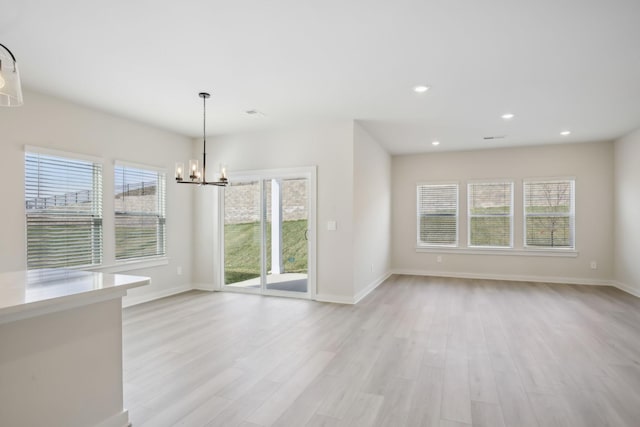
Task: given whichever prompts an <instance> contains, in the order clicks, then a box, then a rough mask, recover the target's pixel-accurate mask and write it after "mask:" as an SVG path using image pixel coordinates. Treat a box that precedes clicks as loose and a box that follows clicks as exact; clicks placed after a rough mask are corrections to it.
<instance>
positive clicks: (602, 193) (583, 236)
mask: <svg viewBox="0 0 640 427" xmlns="http://www.w3.org/2000/svg"><path fill="white" fill-rule="evenodd" d="M630 167H631V166H630ZM392 174H393V187H392V195H393V196H392V200H393V203H392V205H393V208H392V222H393V229H392V249H391V252H392V266H393V268H394V271H403V272H415V273H434V274H446V275H458V276H460V275H462V276H475V277H503V278H513V279H526V278H541V279H544V280H548V281H566V282H573V283H608V282H610V281H611V278H612V277H613V256H612V253H613V247H614V243H613V143H611V142H602V143H587V144H563V145H552V146H537V147H524V148H504V149H494V150H478V151H468V152H444V153H436V154H424V155H412V156H399V157H394V158H393V172H392ZM558 176H573V177H575V179H576V239H575V240H576V249H577V251H578V252H579V255H578V256H577V257H576V258H551V257H532V256H504V255H473V254H440V255H441V256H442V262H441V263H437V262H436V259H437V258H436V257H437V255H439V254H437V253H417V252H416V250H415V246H416V184H417V183H418V182H425V181H443V180H445V181H446V180H454V181H458V182H459V183H460V210H461V212H464V211H465V209H466V181H468V180H472V179H486V178H512V179H514V180H515V199H514V201H515V206H514V209H515V213H514V215H515V221H514V222H515V231H514V232H515V236H514V240H515V245H514V246H515V248H522V246H523V226H522V211H523V209H522V179H523V178H534V177H558ZM636 176H637V175H636ZM636 200H637V196H636ZM462 218H465V216H462V217H461V221H460V226H459V232H460V240H461V242H466V222H465V221H464V220H463V219H462ZM592 260H593V261H596V262H597V267H598V268H597V269H596V270H592V269H591V268H590V266H589V263H590V261H592Z"/></svg>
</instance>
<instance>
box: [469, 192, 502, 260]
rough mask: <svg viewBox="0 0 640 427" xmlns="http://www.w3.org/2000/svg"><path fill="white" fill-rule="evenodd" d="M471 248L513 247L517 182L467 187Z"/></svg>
mask: <svg viewBox="0 0 640 427" xmlns="http://www.w3.org/2000/svg"><path fill="white" fill-rule="evenodd" d="M467 197H468V204H467V206H468V218H469V246H476V247H477V246H481V247H482V246H485V247H507V248H508V247H512V246H513V237H512V236H513V231H512V230H513V182H476V183H469V184H468V186H467Z"/></svg>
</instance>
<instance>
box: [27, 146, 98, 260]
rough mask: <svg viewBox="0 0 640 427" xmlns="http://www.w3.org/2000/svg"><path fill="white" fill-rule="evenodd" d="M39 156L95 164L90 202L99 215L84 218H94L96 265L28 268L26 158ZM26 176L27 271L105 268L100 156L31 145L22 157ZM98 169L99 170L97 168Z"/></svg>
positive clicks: (93, 239) (93, 231)
mask: <svg viewBox="0 0 640 427" xmlns="http://www.w3.org/2000/svg"><path fill="white" fill-rule="evenodd" d="M30 154H31V155H37V156H49V157H55V158H59V159H63V160H65V159H66V160H70V161H82V162H88V163H92V165H93V166H92V167H93V181H92V184H91V187H92V189H91V191H92V196H93V197H92V199H91V203H92V211H93V212H95V213H97V215H96V214H92V215H83V216H87V217H89V216H90V217H91V218H92V219H91V221H92V223H93V224H94V226H92V230H91V235H92V238H91V243H90V246H91V248H92V255H91V258H92V259H93V260H98V262H93V263H91V264H78V265H67V266H63V267H60V266H54V265H50V266H46V265H45V266H40V267H30V266H29V239H28V233H29V220H28V216H29V211H28V209H27V200H26V193H27V185H28V183H27V156H28V155H30ZM23 168H24V169H23V177H24V182H23V197H24V198H23V203H24V205H23V207H24V216H23V218H24V220H25V224H24V239H25V246H24V248H25V249H24V251H25V264H26V266H27V269H41V268H67V269H87V268H100V267H102V266H103V265H104V257H105V253H104V235H105V221H104V205H103V202H104V200H103V197H104V170H105V168H104V160H103V159H101V158H99V157H94V156H89V155H86V154H81V153H74V152H68V151H61V150H55V149H51V148H44V147H37V146H32V145H25V146H24V157H23ZM96 168H97V169H96ZM96 173H97V175H96ZM96 223H97V224H99V230H98V233H96V230H94V229H93V227H95V224H96Z"/></svg>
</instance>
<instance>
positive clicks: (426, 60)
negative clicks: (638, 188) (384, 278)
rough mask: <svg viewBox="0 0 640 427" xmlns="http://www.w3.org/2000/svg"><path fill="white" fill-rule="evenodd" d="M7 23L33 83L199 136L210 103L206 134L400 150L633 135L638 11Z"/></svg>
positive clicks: (525, 9)
mask: <svg viewBox="0 0 640 427" xmlns="http://www.w3.org/2000/svg"><path fill="white" fill-rule="evenodd" d="M0 11H1V13H0V43H3V44H5V45H7V46H8V47H9V48H10V49H12V51H13V52H14V54H15V55H16V57H17V59H18V63H19V64H20V67H21V73H22V78H23V82H24V85H25V87H27V88H30V89H33V90H36V91H41V92H45V93H49V94H52V95H56V96H60V97H63V98H66V99H69V100H72V101H75V102H78V103H81V104H85V105H89V106H92V107H95V108H99V109H101V110H105V111H108V112H112V113H116V114H118V115H121V116H125V117H130V118H133V119H136V120H140V121H143V122H146V123H150V124H153V125H156V126H158V127H161V128H165V129H169V130H173V131H175V132H178V133H182V134H186V135H191V136H198V135H200V133H201V126H202V125H201V120H202V117H201V114H202V108H201V103H200V99H199V98H198V97H197V93H198V92H200V91H202V90H207V91H211V92H212V95H213V96H212V98H211V100H210V101H209V103H208V113H209V118H210V119H209V120H208V129H209V130H210V132H208V133H209V134H211V135H215V134H220V133H230V132H238V131H246V130H252V129H258V128H261V127H273V126H286V125H290V124H291V123H295V122H299V121H310V120H323V119H357V120H360V121H361V122H362V123H363V125H364V126H365V127H366V128H367V129H368V130H369V131H370V132H371V133H372V134H373V135H374V136H376V137H377V138H378V139H379V140H380V141H381V142H382V143H383V144H384V145H385V146H386V147H387V148H388V149H389V151H390V152H391V153H394V154H401V153H412V152H423V151H434V150H457V149H476V148H487V147H496V146H506V145H531V144H542V143H558V142H568V141H575V142H583V141H593V140H603V139H612V138H616V137H619V136H622V135H624V134H625V133H627V132H629V131H631V130H632V129H634V128H636V127H638V126H640V24H639V22H640V21H639V20H638V19H639V18H638V17H640V1H639V0H606V1H605V0H528V1H521V0H482V1H475V0H437V1H436V0H413V1H411V0H394V1H385V0H284V1H282V0H271V1H267V0H235V1H233V0H227V1H218V0H199V1H195V0H183V1H158V0H111V1H87V0H56V1H50V0H39V1H38V0H0ZM417 84H427V85H430V86H431V90H429V91H428V92H427V93H425V94H422V95H418V94H416V93H414V92H413V91H412V87H413V86H414V85H417ZM26 102H28V98H27V99H26ZM249 109H257V110H259V111H261V112H263V113H264V116H260V115H257V116H256V115H254V116H250V115H247V114H246V113H245V111H246V110H249ZM506 112H513V113H514V114H516V117H515V118H514V119H513V120H511V121H509V122H505V121H504V120H502V119H501V118H500V116H501V115H502V114H503V113H506ZM564 129H570V130H571V131H572V134H571V135H570V136H568V137H561V136H560V135H559V132H560V131H561V130H564ZM488 135H506V136H507V137H506V138H505V139H501V140H495V141H492V142H490V141H484V140H483V137H484V136H488ZM434 139H437V140H439V141H440V142H441V145H440V146H439V147H437V148H436V147H433V146H432V145H431V142H432V141H433V140H434Z"/></svg>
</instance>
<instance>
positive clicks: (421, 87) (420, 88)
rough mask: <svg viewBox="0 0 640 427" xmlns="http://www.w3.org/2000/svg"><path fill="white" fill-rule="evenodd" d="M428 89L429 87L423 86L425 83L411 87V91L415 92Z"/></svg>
mask: <svg viewBox="0 0 640 427" xmlns="http://www.w3.org/2000/svg"><path fill="white" fill-rule="evenodd" d="M429 89H430V88H429V86H425V85H418V86H414V87H413V91H414V92H415V93H425V92H426V91H428V90H429Z"/></svg>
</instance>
